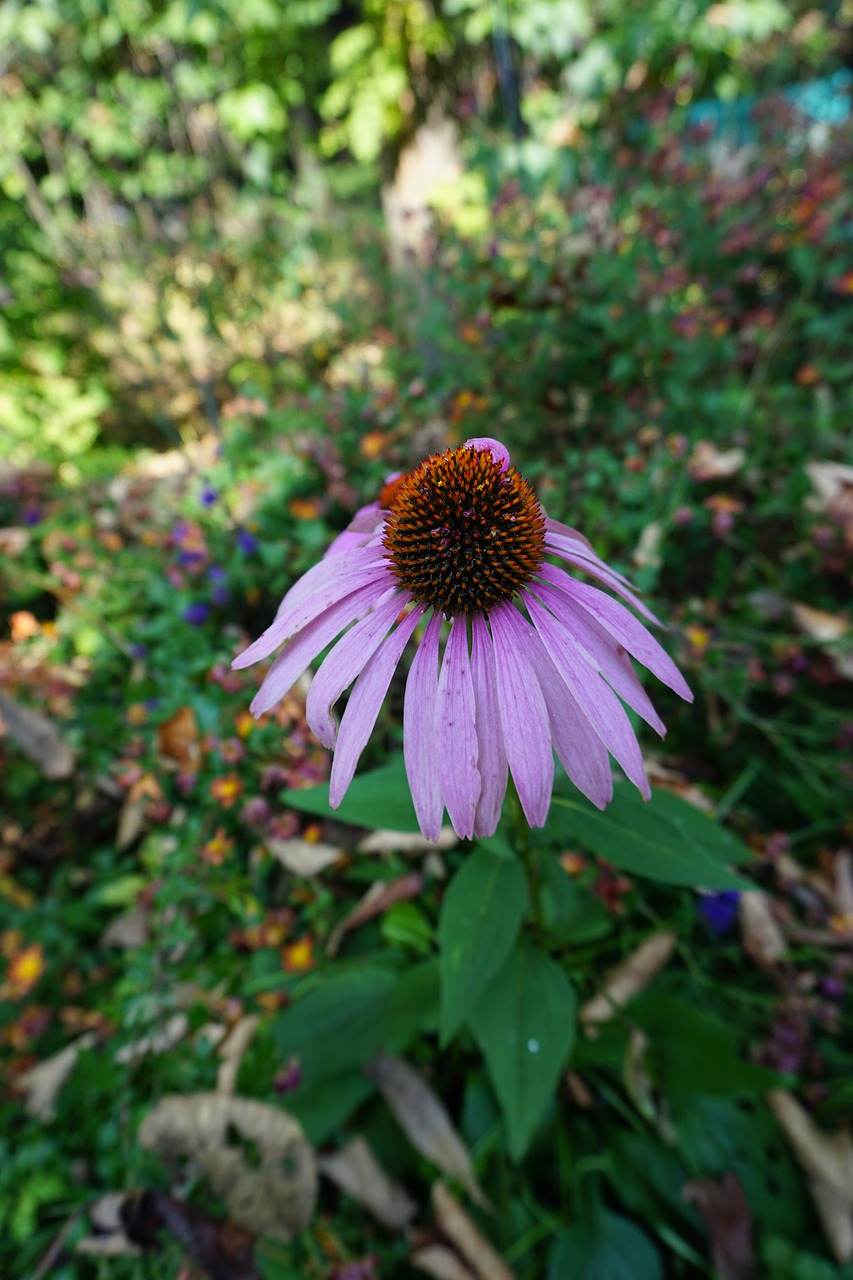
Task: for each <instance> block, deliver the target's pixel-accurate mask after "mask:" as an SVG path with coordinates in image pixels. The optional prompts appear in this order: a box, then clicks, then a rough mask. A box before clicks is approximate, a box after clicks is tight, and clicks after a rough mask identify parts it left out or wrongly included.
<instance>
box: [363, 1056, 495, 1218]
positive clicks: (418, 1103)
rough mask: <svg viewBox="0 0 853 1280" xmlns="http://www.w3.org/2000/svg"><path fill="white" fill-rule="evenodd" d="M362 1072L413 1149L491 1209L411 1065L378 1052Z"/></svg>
mask: <svg viewBox="0 0 853 1280" xmlns="http://www.w3.org/2000/svg"><path fill="white" fill-rule="evenodd" d="M364 1073H365V1075H366V1076H367V1077H368V1079H369V1080H372V1081H373V1083H374V1084H375V1085H376V1087H377V1089H379V1091H380V1092H381V1094H382V1096H383V1097H384V1099H385V1101H386V1102H387V1103H388V1106H389V1107H390V1108H391V1111H392V1112H393V1114H394V1117H395V1119H396V1120H397V1123H398V1124H399V1125H400V1128H401V1129H402V1130H403V1132H404V1133H405V1135H406V1137H407V1138H408V1139H409V1141H410V1142H411V1144H412V1146H413V1147H414V1148H415V1150H416V1151H419V1152H420V1154H421V1155H422V1156H423V1157H424V1158H425V1159H426V1160H429V1161H431V1163H432V1164H434V1165H435V1166H436V1168H438V1169H440V1170H441V1171H442V1173H446V1174H447V1175H448V1177H450V1178H455V1179H456V1180H457V1181H458V1182H461V1183H462V1186H463V1187H464V1188H465V1190H466V1191H467V1192H468V1194H469V1196H470V1197H471V1199H472V1200H474V1201H475V1202H476V1203H477V1204H479V1205H480V1206H481V1208H484V1209H491V1205H490V1204H489V1201H488V1199H487V1198H486V1196H485V1195H484V1193H483V1191H482V1189H481V1188H480V1185H479V1183H478V1182H477V1179H476V1177H475V1175H474V1166H473V1164H472V1163H471V1156H470V1154H469V1152H468V1149H467V1147H466V1146H465V1144H464V1142H463V1141H462V1139H461V1138H460V1136H459V1134H458V1132H457V1131H456V1129H455V1128H454V1125H453V1122H452V1120H451V1119H450V1116H449V1115H448V1114H447V1111H446V1110H445V1108H444V1104H443V1103H442V1102H440V1101H439V1099H438V1098H437V1097H436V1095H435V1094H434V1093H433V1091H432V1089H431V1088H430V1087H429V1085H428V1084H427V1083H426V1081H425V1080H423V1079H422V1077H421V1076H420V1075H419V1074H418V1072H417V1071H415V1069H414V1067H410V1066H409V1064H408V1062H404V1061H403V1059H402V1058H389V1057H386V1056H385V1054H380V1055H379V1057H378V1058H375V1059H374V1060H373V1062H372V1063H370V1065H369V1066H367V1067H365V1069H364Z"/></svg>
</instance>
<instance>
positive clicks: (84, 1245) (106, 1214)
mask: <svg viewBox="0 0 853 1280" xmlns="http://www.w3.org/2000/svg"><path fill="white" fill-rule="evenodd" d="M126 1199H127V1195H126V1194H125V1192H123V1191H109V1192H108V1193H107V1194H106V1195H105V1196H101V1198H100V1199H99V1200H96V1201H95V1203H94V1204H92V1205H90V1206H89V1222H90V1224H91V1226H92V1227H93V1229H94V1231H93V1234H92V1235H88V1236H84V1237H83V1239H82V1240H78V1241H77V1243H76V1245H75V1246H74V1250H75V1252H76V1253H82V1254H86V1255H88V1256H93V1257H101V1258H118V1257H121V1256H123V1255H129V1256H131V1257H135V1258H138V1257H139V1256H140V1255H141V1253H142V1250H141V1248H140V1247H139V1245H138V1244H132V1243H131V1241H130V1240H128V1238H127V1232H126V1231H125V1229H124V1223H123V1222H122V1217H121V1208H122V1205H123V1204H124V1202H125V1200H126Z"/></svg>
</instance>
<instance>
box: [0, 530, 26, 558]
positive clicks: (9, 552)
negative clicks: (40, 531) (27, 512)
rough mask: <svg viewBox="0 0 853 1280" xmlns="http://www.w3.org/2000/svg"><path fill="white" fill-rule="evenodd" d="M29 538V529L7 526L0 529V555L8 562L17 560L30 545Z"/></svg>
mask: <svg viewBox="0 0 853 1280" xmlns="http://www.w3.org/2000/svg"><path fill="white" fill-rule="evenodd" d="M31 536H32V535H31V534H30V531H29V529H24V528H23V527H22V526H21V525H7V526H6V527H5V529H0V554H2V555H3V556H6V557H8V559H9V560H17V558H18V557H19V556H22V555H23V554H24V552H25V551H26V549H27V547H28V546H29V545H30V538H31Z"/></svg>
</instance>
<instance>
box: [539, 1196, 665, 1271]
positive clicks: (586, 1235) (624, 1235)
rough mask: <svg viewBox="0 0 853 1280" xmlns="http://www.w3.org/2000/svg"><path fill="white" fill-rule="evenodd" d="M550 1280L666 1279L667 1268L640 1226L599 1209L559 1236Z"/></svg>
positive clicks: (551, 1259)
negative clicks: (665, 1268) (663, 1265)
mask: <svg viewBox="0 0 853 1280" xmlns="http://www.w3.org/2000/svg"><path fill="white" fill-rule="evenodd" d="M548 1280H663V1268H662V1266H661V1261H660V1257H659V1255H658V1252H657V1249H655V1247H654V1245H653V1244H652V1243H651V1241H650V1240H649V1239H648V1237H647V1236H646V1235H645V1234H644V1233H643V1232H642V1231H641V1230H640V1228H639V1227H637V1226H635V1225H634V1223H633V1222H631V1221H630V1220H629V1219H628V1218H623V1217H622V1216H621V1215H620V1214H618V1213H608V1212H607V1210H606V1209H602V1208H600V1207H597V1208H596V1209H595V1210H594V1211H593V1212H592V1213H589V1214H587V1215H586V1216H585V1217H584V1218H583V1219H582V1221H580V1222H575V1223H573V1225H572V1226H570V1227H566V1228H565V1230H563V1231H561V1232H560V1233H559V1235H558V1236H557V1237H556V1239H555V1240H554V1243H553V1245H552V1247H551V1252H550V1254H549V1257H548Z"/></svg>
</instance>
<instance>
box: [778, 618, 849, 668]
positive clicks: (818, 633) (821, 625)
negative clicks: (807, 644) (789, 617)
mask: <svg viewBox="0 0 853 1280" xmlns="http://www.w3.org/2000/svg"><path fill="white" fill-rule="evenodd" d="M791 612H792V614H793V615H794V621H795V622H796V624H797V626H798V627H799V628H800V630H801V631H802V632H803V633H804V634H805V635H807V636H808V637H809V639H810V640H814V641H815V642H816V643H817V644H818V645H820V647H821V651H822V652H823V653H825V654H826V656H827V657H828V658H829V659H830V661H831V662H832V664H833V666H834V667H835V669H836V671H837V672H838V674H839V675H840V676H844V678H845V679H846V680H853V649H851V647H850V645H849V644H847V645H844V646H843V647H842V646H841V645H840V644H839V642H840V641H844V640H849V639H850V638H851V625H850V620H849V618H845V617H844V616H843V615H842V614H838V613H827V612H826V610H825V609H813V608H812V607H811V605H808V604H801V603H800V602H799V601H797V600H795V601H793V603H792V604H791Z"/></svg>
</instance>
